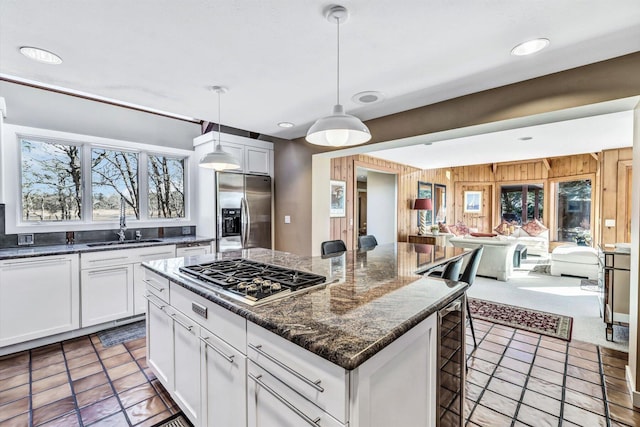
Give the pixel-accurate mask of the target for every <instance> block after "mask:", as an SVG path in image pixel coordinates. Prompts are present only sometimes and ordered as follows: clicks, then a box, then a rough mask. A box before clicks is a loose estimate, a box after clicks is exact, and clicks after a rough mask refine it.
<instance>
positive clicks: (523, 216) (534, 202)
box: [500, 184, 544, 225]
mask: <svg viewBox="0 0 640 427" xmlns="http://www.w3.org/2000/svg"><path fill="white" fill-rule="evenodd" d="M523 194H525V195H526V200H525V203H526V206H525V207H526V208H525V209H524V211H523V209H522V202H523V200H522V195H523ZM500 206H501V216H502V219H503V220H505V221H510V222H514V221H515V222H517V223H518V224H519V225H522V224H523V223H525V222H528V221H531V220H533V219H537V220H541V218H542V217H543V214H544V187H543V185H542V184H525V185H521V184H516V185H503V186H502V187H501V191H500Z"/></svg>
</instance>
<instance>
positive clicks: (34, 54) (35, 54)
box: [20, 46, 62, 65]
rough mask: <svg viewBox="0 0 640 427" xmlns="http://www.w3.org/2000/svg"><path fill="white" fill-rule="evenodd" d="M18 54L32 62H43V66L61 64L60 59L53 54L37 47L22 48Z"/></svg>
mask: <svg viewBox="0 0 640 427" xmlns="http://www.w3.org/2000/svg"><path fill="white" fill-rule="evenodd" d="M20 53H21V54H23V55H24V56H26V57H27V58H29V59H33V60H34V61H38V62H43V63H45V64H51V65H58V64H62V58H60V57H59V56H58V55H56V54H55V53H52V52H49V51H48V50H44V49H40V48H37V47H30V46H22V47H21V48H20Z"/></svg>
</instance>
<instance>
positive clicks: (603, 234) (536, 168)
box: [331, 148, 632, 249]
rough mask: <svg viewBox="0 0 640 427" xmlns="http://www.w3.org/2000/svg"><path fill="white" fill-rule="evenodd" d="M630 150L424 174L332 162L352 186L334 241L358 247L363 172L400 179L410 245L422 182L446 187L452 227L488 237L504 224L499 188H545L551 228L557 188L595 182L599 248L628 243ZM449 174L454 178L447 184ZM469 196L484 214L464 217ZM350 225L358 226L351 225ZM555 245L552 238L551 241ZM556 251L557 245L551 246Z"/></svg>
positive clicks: (379, 164)
mask: <svg viewBox="0 0 640 427" xmlns="http://www.w3.org/2000/svg"><path fill="white" fill-rule="evenodd" d="M631 150H632V149H631V148H625V149H618V150H607V151H604V152H602V153H598V154H590V153H589V154H578V155H573V156H563V157H554V158H547V159H532V160H527V161H521V162H505V163H494V164H482V165H472V166H460V167H454V168H447V169H429V170H419V169H416V168H413V167H411V166H407V165H402V164H399V163H394V162H389V161H386V160H381V159H378V158H375V157H371V156H367V155H364V154H359V155H354V156H348V157H341V158H336V159H332V160H331V179H339V180H343V181H346V182H347V200H346V208H347V209H346V210H347V213H346V217H344V218H332V219H331V238H332V239H342V240H344V241H345V243H347V247H348V248H349V249H351V248H355V247H357V230H355V224H357V221H356V218H355V217H354V215H355V211H356V209H355V203H357V193H356V191H355V187H354V184H355V183H356V177H355V171H356V168H358V167H363V168H366V169H372V170H379V171H383V172H389V173H395V174H396V175H397V177H398V208H397V218H398V241H406V238H407V235H409V234H415V233H416V231H417V227H418V224H417V219H416V214H415V212H414V211H413V210H411V206H412V203H413V200H414V199H415V198H416V195H417V190H418V181H425V182H431V183H434V184H443V185H446V186H447V222H448V223H450V224H455V223H456V222H458V221H462V222H464V223H465V224H467V225H468V226H469V227H475V228H477V229H478V230H479V231H482V232H489V231H490V230H492V229H493V228H495V227H496V226H497V225H498V224H499V223H500V187H501V185H506V184H516V183H518V184H520V183H531V184H542V185H543V188H544V206H545V209H544V213H543V218H542V222H543V223H544V224H545V225H547V226H549V224H550V218H551V212H552V210H553V209H554V206H553V194H552V193H553V191H554V190H553V187H554V185H553V184H554V183H556V182H560V181H565V180H570V179H580V178H584V179H587V178H588V179H591V180H592V185H593V188H594V190H593V194H594V197H593V200H592V213H591V216H592V221H595V220H596V219H599V221H597V222H594V224H593V228H594V242H595V243H600V242H602V243H615V242H624V241H628V238H627V236H628V235H629V231H630V230H628V226H627V224H628V212H629V209H628V208H629V205H628V204H629V203H630V200H628V197H627V195H628V194H630V188H629V185H630V184H629V182H630V180H629V168H630V165H631ZM447 172H449V174H450V175H449V176H450V178H449V179H448V178H447ZM465 191H482V194H483V197H482V212H481V213H480V214H469V213H465V212H464V209H463V202H464V201H463V197H464V192H465ZM351 219H352V220H353V221H351ZM605 219H615V220H616V227H614V228H606V227H604V220H605ZM551 240H553V234H552V236H551ZM550 247H551V249H553V247H554V244H553V243H552V244H551V245H550Z"/></svg>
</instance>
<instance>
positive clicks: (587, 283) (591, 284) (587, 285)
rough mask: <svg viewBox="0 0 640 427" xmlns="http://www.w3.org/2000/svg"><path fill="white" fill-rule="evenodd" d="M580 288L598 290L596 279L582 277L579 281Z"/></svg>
mask: <svg viewBox="0 0 640 427" xmlns="http://www.w3.org/2000/svg"><path fill="white" fill-rule="evenodd" d="M580 289H582V290H583V291H590V292H600V290H601V289H600V287H599V286H598V280H597V279H582V280H581V281H580Z"/></svg>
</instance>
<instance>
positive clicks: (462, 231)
mask: <svg viewBox="0 0 640 427" xmlns="http://www.w3.org/2000/svg"><path fill="white" fill-rule="evenodd" d="M456 230H457V235H458V236H466V235H467V234H469V227H467V226H466V225H465V224H464V222H462V221H458V222H456Z"/></svg>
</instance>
